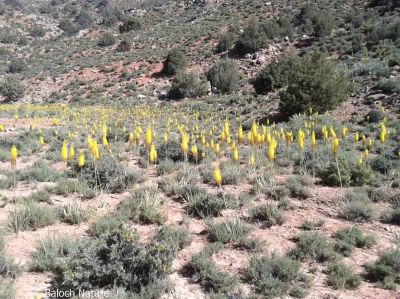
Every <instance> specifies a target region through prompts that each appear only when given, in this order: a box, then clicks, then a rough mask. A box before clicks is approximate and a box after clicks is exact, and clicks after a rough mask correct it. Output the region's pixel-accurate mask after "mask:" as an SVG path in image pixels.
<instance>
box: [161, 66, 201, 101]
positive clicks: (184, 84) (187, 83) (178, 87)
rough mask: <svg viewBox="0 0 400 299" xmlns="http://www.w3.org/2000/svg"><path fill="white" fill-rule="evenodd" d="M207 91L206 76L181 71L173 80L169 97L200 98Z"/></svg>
mask: <svg viewBox="0 0 400 299" xmlns="http://www.w3.org/2000/svg"><path fill="white" fill-rule="evenodd" d="M206 93H207V88H206V83H205V80H204V78H200V79H199V76H198V75H196V74H195V73H184V72H179V73H177V74H176V76H175V77H174V79H173V80H172V84H171V89H170V90H169V93H168V97H170V98H172V99H182V98H199V97H202V96H204V95H206Z"/></svg>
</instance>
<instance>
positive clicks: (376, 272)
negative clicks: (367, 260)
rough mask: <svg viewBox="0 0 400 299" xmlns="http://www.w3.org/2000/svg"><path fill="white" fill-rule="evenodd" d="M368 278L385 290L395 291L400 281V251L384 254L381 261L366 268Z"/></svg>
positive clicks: (380, 257)
mask: <svg viewBox="0 0 400 299" xmlns="http://www.w3.org/2000/svg"><path fill="white" fill-rule="evenodd" d="M365 268H366V270H367V277H368V279H370V280H371V281H374V282H379V283H380V284H381V285H382V286H383V287H384V288H387V289H395V288H396V282H397V281H399V279H400V249H395V250H392V251H385V252H382V253H381V255H380V256H379V259H378V260H377V261H376V262H375V263H372V264H367V265H366V266H365Z"/></svg>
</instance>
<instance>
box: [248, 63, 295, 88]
mask: <svg viewBox="0 0 400 299" xmlns="http://www.w3.org/2000/svg"><path fill="white" fill-rule="evenodd" d="M298 62H299V58H298V57H297V56H282V57H280V58H279V59H278V60H275V61H273V62H271V63H270V64H269V65H267V66H266V67H264V68H263V69H261V70H260V71H259V72H258V73H257V75H256V77H255V78H254V80H253V81H252V84H253V87H254V89H255V91H256V92H257V94H267V93H269V92H271V91H273V90H275V89H279V88H282V87H285V86H286V85H287V84H288V81H289V77H290V73H291V72H292V71H293V69H294V68H295V65H296V63H298Z"/></svg>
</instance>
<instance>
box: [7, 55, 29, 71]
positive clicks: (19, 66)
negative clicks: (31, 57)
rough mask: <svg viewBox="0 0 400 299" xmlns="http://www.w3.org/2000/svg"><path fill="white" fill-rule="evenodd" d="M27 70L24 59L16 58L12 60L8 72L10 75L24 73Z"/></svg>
mask: <svg viewBox="0 0 400 299" xmlns="http://www.w3.org/2000/svg"><path fill="white" fill-rule="evenodd" d="M25 70H26V63H25V61H24V60H22V59H18V58H14V59H12V60H11V62H10V64H9V65H8V72H9V73H13V74H14V73H22V72H23V71H25Z"/></svg>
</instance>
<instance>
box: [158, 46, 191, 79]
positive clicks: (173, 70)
mask: <svg viewBox="0 0 400 299" xmlns="http://www.w3.org/2000/svg"><path fill="white" fill-rule="evenodd" d="M186 65H187V59H186V56H185V54H184V53H183V52H182V51H181V50H179V49H178V48H173V49H172V50H171V51H169V52H168V55H167V58H166V59H165V61H164V68H163V73H164V74H166V75H167V76H173V75H176V74H177V73H179V72H181V71H184V70H185V68H186Z"/></svg>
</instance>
